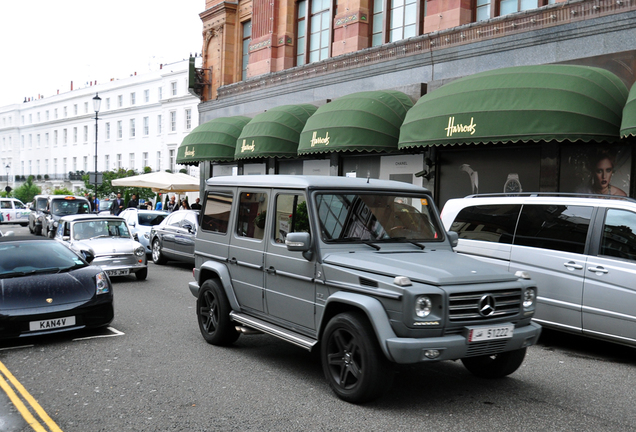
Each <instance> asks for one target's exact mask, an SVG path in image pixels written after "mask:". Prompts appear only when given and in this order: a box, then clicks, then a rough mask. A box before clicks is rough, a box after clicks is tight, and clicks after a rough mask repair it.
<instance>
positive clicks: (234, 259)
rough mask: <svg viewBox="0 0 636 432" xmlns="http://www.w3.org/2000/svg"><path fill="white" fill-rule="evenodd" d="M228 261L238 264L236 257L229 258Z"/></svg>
mask: <svg viewBox="0 0 636 432" xmlns="http://www.w3.org/2000/svg"><path fill="white" fill-rule="evenodd" d="M227 262H229V263H230V264H236V263H237V262H238V261H237V260H236V258H230V259H229V260H227Z"/></svg>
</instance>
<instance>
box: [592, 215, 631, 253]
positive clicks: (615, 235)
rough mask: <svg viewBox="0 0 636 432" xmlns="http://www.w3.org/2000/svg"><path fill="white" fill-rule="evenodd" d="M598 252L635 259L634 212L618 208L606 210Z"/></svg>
mask: <svg viewBox="0 0 636 432" xmlns="http://www.w3.org/2000/svg"><path fill="white" fill-rule="evenodd" d="M600 254H601V255H607V256H611V257H618V258H625V259H629V260H632V261H634V260H636V213H634V212H631V211H627V210H618V209H609V210H608V211H607V215H606V216H605V225H604V226H603V241H602V242H601V253H600Z"/></svg>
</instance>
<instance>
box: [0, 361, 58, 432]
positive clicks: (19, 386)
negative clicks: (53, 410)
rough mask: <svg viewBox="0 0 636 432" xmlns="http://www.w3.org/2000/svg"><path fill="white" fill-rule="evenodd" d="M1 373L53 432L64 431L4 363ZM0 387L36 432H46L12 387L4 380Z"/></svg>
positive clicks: (0, 382) (1, 366)
mask: <svg viewBox="0 0 636 432" xmlns="http://www.w3.org/2000/svg"><path fill="white" fill-rule="evenodd" d="M0 372H1V373H2V374H4V376H5V377H6V378H7V380H9V381H10V382H11V384H13V387H15V389H16V390H18V392H20V394H21V395H22V398H24V400H25V401H26V402H27V403H28V404H29V405H31V407H32V408H33V409H34V410H35V412H36V413H37V414H38V415H39V416H40V418H41V419H42V420H43V421H44V423H45V424H46V425H47V426H48V428H49V430H50V431H51V432H62V429H60V428H59V427H58V425H57V424H55V422H54V421H53V420H52V419H51V417H49V415H48V414H47V413H46V412H45V411H44V410H43V409H42V407H41V406H40V404H38V402H37V401H36V400H35V398H33V396H31V395H30V394H29V392H27V391H26V389H25V388H24V386H23V385H22V384H20V382H19V381H18V380H17V379H16V378H15V377H14V376H13V374H12V373H11V372H9V370H8V369H7V368H6V367H5V365H4V364H2V362H0ZM0 387H2V390H4V392H5V393H6V394H7V396H9V399H11V402H13V405H14V406H15V407H16V408H17V410H18V411H20V414H22V417H23V418H24V420H25V421H26V422H27V423H28V424H29V426H31V427H32V428H33V429H34V430H35V431H36V432H46V429H44V427H43V426H42V425H41V424H40V423H39V422H38V421H37V420H36V418H35V417H33V415H32V414H31V412H30V411H29V409H28V408H27V407H26V406H25V405H24V403H23V402H22V400H21V399H20V397H19V396H18V395H17V394H16V393H15V392H14V391H13V389H12V388H11V386H10V385H9V384H7V382H6V381H5V380H4V378H2V379H0Z"/></svg>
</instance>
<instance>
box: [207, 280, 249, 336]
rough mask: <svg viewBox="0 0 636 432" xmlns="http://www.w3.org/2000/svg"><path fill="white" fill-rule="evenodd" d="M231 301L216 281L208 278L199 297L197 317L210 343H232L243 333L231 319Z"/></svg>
mask: <svg viewBox="0 0 636 432" xmlns="http://www.w3.org/2000/svg"><path fill="white" fill-rule="evenodd" d="M231 310H232V309H231V307H230V302H229V301H228V299H227V296H226V295H225V292H224V291H223V289H222V288H221V287H220V286H219V284H218V283H217V282H216V281H213V280H210V279H208V280H206V281H205V282H203V285H201V292H200V293H199V298H198V299H197V318H198V321H199V330H201V335H202V336H203V339H205V341H206V342H207V343H209V344H212V345H220V346H226V345H231V344H232V343H233V342H234V341H236V340H237V339H238V337H239V336H240V335H241V334H240V333H239V332H238V331H237V330H236V328H235V325H234V324H233V323H232V320H231V319H230V311H231Z"/></svg>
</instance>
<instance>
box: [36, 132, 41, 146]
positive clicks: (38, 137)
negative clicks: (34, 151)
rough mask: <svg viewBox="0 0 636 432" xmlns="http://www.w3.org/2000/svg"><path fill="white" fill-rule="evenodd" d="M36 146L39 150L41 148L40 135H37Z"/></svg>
mask: <svg viewBox="0 0 636 432" xmlns="http://www.w3.org/2000/svg"><path fill="white" fill-rule="evenodd" d="M35 146H36V147H37V148H40V134H37V135H36V136H35Z"/></svg>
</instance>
